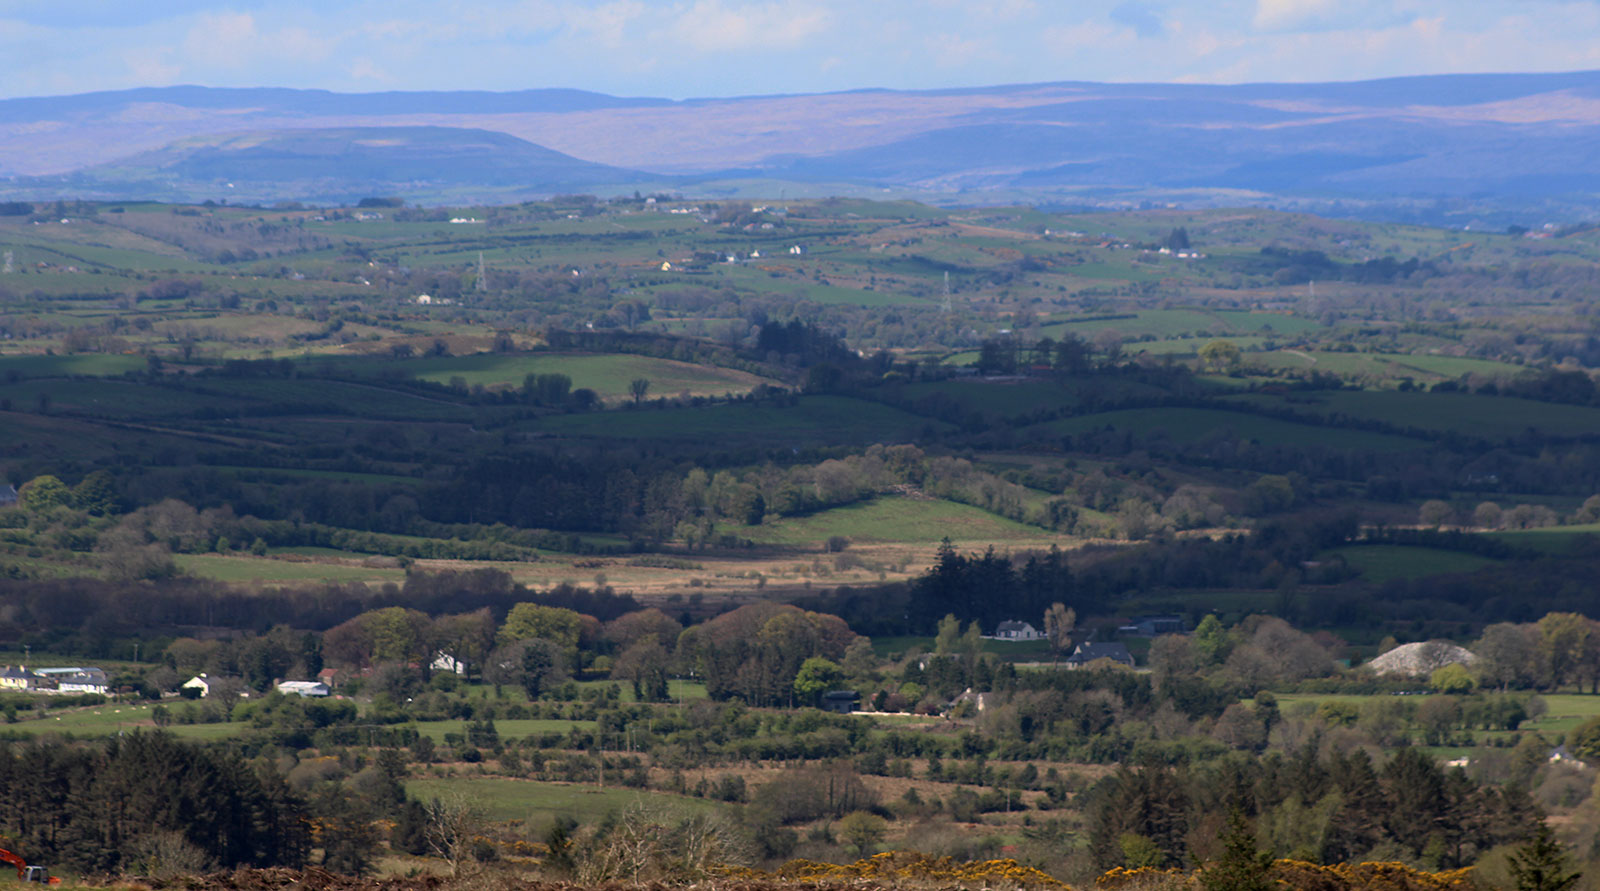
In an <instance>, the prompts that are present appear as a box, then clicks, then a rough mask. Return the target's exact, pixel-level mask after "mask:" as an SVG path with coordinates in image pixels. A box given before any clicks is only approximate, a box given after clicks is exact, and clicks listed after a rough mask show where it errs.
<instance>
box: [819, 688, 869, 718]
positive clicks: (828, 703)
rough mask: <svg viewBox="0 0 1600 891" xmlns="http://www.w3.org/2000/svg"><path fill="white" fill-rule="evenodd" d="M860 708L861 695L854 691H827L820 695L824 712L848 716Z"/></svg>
mask: <svg viewBox="0 0 1600 891" xmlns="http://www.w3.org/2000/svg"><path fill="white" fill-rule="evenodd" d="M860 707H861V694H860V693H857V692H856V691H854V690H829V691H828V692H826V693H824V694H822V708H823V710H824V711H830V712H838V713H839V714H841V715H848V714H850V713H851V712H853V711H855V710H856V709H858V708H860Z"/></svg>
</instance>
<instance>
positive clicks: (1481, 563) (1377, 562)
mask: <svg viewBox="0 0 1600 891" xmlns="http://www.w3.org/2000/svg"><path fill="white" fill-rule="evenodd" d="M1328 553H1329V554H1338V555H1339V556H1341V557H1343V558H1344V559H1345V562H1347V563H1349V564H1350V565H1351V566H1353V567H1355V568H1356V569H1359V570H1361V577H1362V578H1363V579H1365V580H1366V581H1369V582H1379V583H1381V582H1387V581H1390V580H1391V579H1414V578H1421V577H1423V576H1429V575H1443V574H1445V573H1453V572H1472V571H1474V570H1478V569H1482V568H1483V567H1485V566H1492V565H1494V564H1495V563H1496V562H1497V561H1495V560H1491V559H1489V558H1488V557H1480V556H1478V555H1476V554H1463V553H1459V552H1456V551H1441V550H1438V549H1436V548H1415V547H1409V546H1406V545H1353V546H1351V547H1347V548H1336V549H1334V550H1332V551H1329V552H1328Z"/></svg>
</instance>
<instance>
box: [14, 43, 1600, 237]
mask: <svg viewBox="0 0 1600 891" xmlns="http://www.w3.org/2000/svg"><path fill="white" fill-rule="evenodd" d="M390 128H402V129H404V130H406V131H407V132H410V133H412V134H413V135H414V138H415V139H416V140H417V141H414V142H411V143H409V144H408V148H407V149H406V150H405V151H404V153H403V154H404V155H405V161H404V162H403V163H400V162H399V161H398V155H399V154H401V153H400V152H398V151H395V152H387V153H385V152H375V151H372V150H369V149H372V148H373V147H372V146H367V147H364V148H363V149H362V150H361V151H358V152H354V153H349V152H342V151H340V152H332V151H330V152H326V153H325V154H324V156H323V158H322V160H321V161H319V162H317V163H316V164H312V163H310V162H309V161H307V160H306V158H305V157H303V156H304V154H305V153H304V152H303V151H302V152H301V155H302V157H301V159H300V162H298V163H297V164H295V165H292V166H293V167H294V170H293V171H290V170H289V169H288V168H285V167H283V165H282V164H281V163H279V162H280V161H282V160H283V159H276V160H274V159H273V158H269V157H267V156H266V155H263V154H262V152H264V151H266V149H264V148H260V147H256V148H251V149H250V150H248V151H247V150H246V149H245V148H244V142H241V140H244V141H245V142H248V141H249V139H259V138H261V137H260V136H259V134H264V133H275V132H283V131H294V132H296V133H298V134H300V135H298V136H296V137H294V139H295V140H297V141H299V142H300V143H304V142H305V141H306V140H313V141H316V142H318V143H319V144H320V145H321V146H322V148H323V149H328V148H330V147H331V146H332V145H334V144H335V143H337V142H338V141H339V140H340V139H343V138H345V137H343V136H341V135H340V134H345V133H348V132H351V131H354V130H373V129H390ZM318 131H322V132H324V133H325V134H326V135H325V136H322V137H313V136H312V135H311V134H313V133H315V132H318ZM424 133H426V134H428V135H427V137H426V138H422V136H421V134H424ZM241 134H252V135H251V136H249V137H248V138H247V137H245V136H243V135H241ZM487 134H500V135H501V136H504V137H507V138H514V140H516V141H518V142H519V143H520V145H525V146H529V147H530V148H538V147H547V148H548V150H550V151H553V152H555V153H560V154H561V155H565V156H571V157H570V158H568V159H567V161H564V162H562V163H560V164H557V165H555V166H553V167H552V166H549V165H548V164H547V163H546V162H548V161H550V159H549V158H545V159H544V160H542V161H541V160H539V159H538V158H535V157H533V156H532V155H528V154H527V149H523V148H518V147H517V144H513V143H497V142H494V141H493V140H491V139H489V137H488V136H487ZM196 139H199V140H200V142H198V143H197V142H195V141H194V140H196ZM219 139H220V140H221V141H218V140H219ZM208 140H209V142H208ZM474 146H475V147H476V148H473V147H474ZM284 148H285V146H283V145H280V146H278V149H284ZM157 150H160V151H159V152H158V151H157ZM276 150H277V149H274V151H276ZM151 152H157V154H156V155H148V153H151ZM474 152H477V154H475V153H474ZM485 152H487V153H486V154H485ZM162 153H165V154H162ZM519 153H520V154H519ZM142 154H144V155H147V157H144V158H140V157H138V156H140V155H142ZM379 155H387V156H388V160H385V161H381V162H380V161H379V160H378V156H379ZM180 156H182V158H180ZM1597 156H1600V73H1596V72H1578V73H1567V74H1508V75H1449V76H1430V77H1411V78H1395V79H1389V80H1378V81H1366V82H1358V83H1323V84H1244V85H1181V84H1095V83H1055V84H1030V85H1011V86H997V87H984V88H972V89H960V90H932V91H916V92H905V91H890V90H863V91H855V92H847V93H826V94H809V95H789V96H753V97H740V98H727V99H717V98H708V99H691V100H682V101H674V100H667V99H652V98H618V97H611V96H604V95H601V94H597V93H589V92H583V91H578V90H528V91H521V92H514V93H484V92H440V93H372V94H339V93H329V92H325V91H308V90H287V89H208V88H203V87H170V88H159V89H140V90H129V91H122V92H111V93H94V94H84V95H80V96H65V97H52V98H35V99H15V100H8V101H3V102H0V172H3V173H5V174H9V175H11V176H12V177H14V179H13V181H12V183H11V185H10V188H9V189H8V190H7V191H9V192H10V193H11V194H17V195H27V196H36V197H39V196H43V197H48V196H49V195H51V194H52V193H54V192H64V193H66V194H80V193H82V192H83V190H88V191H89V192H91V193H92V192H96V191H102V190H98V189H97V188H96V186H97V184H100V185H103V184H105V183H107V182H115V183H117V184H118V191H119V192H120V193H124V194H128V195H134V194H136V193H137V192H138V190H139V182H140V180H139V178H138V176H137V175H135V174H134V172H135V171H138V170H157V171H161V173H160V174H159V175H157V176H155V178H154V179H151V180H149V181H148V184H149V186H150V192H149V194H150V196H152V197H154V196H157V195H159V194H173V192H172V190H173V189H178V190H179V192H181V193H182V194H183V195H184V196H186V197H189V198H196V197H202V194H201V193H202V192H204V191H205V189H204V188H202V186H203V184H204V183H205V182H206V181H207V176H210V177H211V178H223V177H224V176H226V177H230V178H231V181H235V183H236V185H237V181H238V180H240V179H247V180H251V181H252V182H254V183H255V184H256V187H257V188H256V191H258V192H259V194H260V195H262V196H264V198H296V199H304V198H315V197H327V196H329V195H331V194H333V193H331V192H328V191H327V190H326V189H323V190H321V191H316V190H313V191H310V192H308V191H305V185H306V180H307V179H321V180H323V181H332V180H334V179H338V178H341V177H343V178H345V179H347V180H350V181H352V183H353V182H357V181H359V182H360V183H363V184H367V185H370V186H372V187H373V188H378V187H380V186H385V185H388V186H392V187H393V189H394V190H395V192H396V194H404V195H406V196H407V197H411V198H414V199H416V200H452V199H451V196H450V195H449V194H446V193H445V192H441V191H440V188H442V187H445V186H448V187H449V188H450V189H454V190H457V192H456V194H459V195H465V194H472V193H473V190H474V189H479V190H482V191H484V192H485V193H486V194H489V193H492V194H500V195H506V196H509V193H507V192H503V191H501V190H506V189H510V190H512V191H516V192H520V193H527V194H537V193H541V192H543V193H548V192H551V191H558V190H562V189H567V188H576V187H580V186H581V187H591V188H594V189H596V190H602V189H601V187H603V186H615V187H629V188H632V187H633V186H632V184H637V183H642V182H647V181H648V182H653V183H655V184H658V185H659V184H664V185H665V186H666V187H669V188H675V189H677V190H680V191H684V192H685V193H687V194H705V195H708V196H717V195H731V194H737V193H739V192H741V191H743V192H746V193H753V192H754V191H764V192H765V193H767V194H775V193H777V192H778V191H780V190H785V189H789V190H793V191H794V192H795V193H802V192H809V193H822V192H833V191H850V190H873V191H879V192H881V191H882V190H888V191H890V192H894V193H903V194H910V195H916V196H919V197H923V198H926V199H929V200H935V201H940V202H946V203H978V202H982V201H990V200H1025V201H1034V202H1043V203H1080V204H1102V205H1105V204H1111V205H1118V204H1121V205H1126V204H1137V203H1141V202H1149V201H1154V202H1181V203H1186V204H1207V203H1239V202H1241V201H1244V202H1253V203H1283V204H1286V205H1296V206H1302V207H1307V208H1308V209H1322V210H1328V209H1330V207H1331V208H1332V209H1333V210H1334V211H1336V212H1337V211H1338V210H1340V209H1342V210H1344V211H1345V212H1349V213H1355V214H1365V215H1374V216H1391V217H1393V216H1399V217H1406V216H1421V217H1426V216H1428V215H1430V214H1432V215H1434V216H1441V215H1442V216H1444V217H1449V216H1451V215H1454V216H1455V217H1456V218H1470V217H1474V216H1479V217H1493V216H1496V215H1499V216H1504V215H1506V214H1519V213H1520V214H1529V213H1540V214H1550V215H1554V216H1556V217H1562V216H1567V217H1583V216H1585V215H1586V214H1587V213H1588V208H1589V207H1590V206H1591V205H1592V203H1593V199H1594V196H1595V194H1596V193H1597V192H1600V175H1596V174H1592V173H1590V172H1589V169H1590V168H1591V166H1592V164H1591V162H1592V160H1593V159H1594V158H1595V157H1597ZM162 158H164V159H165V160H159V159H162ZM152 159H156V160H152ZM341 159H342V161H347V162H349V164H350V165H351V166H348V167H340V166H339V164H340V163H342V161H341ZM580 159H581V160H580ZM225 160H226V161H227V162H228V164H231V165H232V166H228V164H224V161H225ZM569 162H570V163H569ZM582 162H590V163H592V164H594V165H603V168H602V169H588V170H587V171H586V172H584V173H582V174H580V173H579V168H578V167H576V166H574V165H576V164H580V163H582ZM219 164H223V166H221V167H219V166H217V165H219ZM241 165H242V166H241ZM251 165H255V172H254V173H252V172H250V170H249V169H246V168H249V167H250V166H251ZM605 168H610V169H605ZM265 170H272V171H277V172H276V173H274V174H272V175H270V176H269V175H266V174H264V173H262V171H265ZM241 171H243V172H241ZM374 171H387V173H385V174H384V175H383V176H374V175H372V174H373V173H374ZM558 171H559V172H558ZM630 171H642V172H643V173H633V172H630ZM291 172H293V173H308V175H307V176H290V177H289V178H287V179H285V178H283V176H286V175H287V174H288V173H291ZM202 173H204V174H205V175H204V176H202V175H201V174H202ZM390 174H393V175H390ZM63 175H65V176H66V179H64V180H63V179H61V178H60V177H62V176H63ZM185 184H187V185H185ZM180 186H181V187H182V188H180ZM190 187H193V188H190ZM0 188H4V187H3V186H0ZM184 188H190V190H189V191H183V189H184ZM352 188H353V186H352ZM195 189H198V190H199V191H195ZM74 190H77V191H74ZM463 190H464V191H463ZM448 191H449V190H448V189H447V190H446V192H448ZM204 197H213V196H211V195H205V196H204Z"/></svg>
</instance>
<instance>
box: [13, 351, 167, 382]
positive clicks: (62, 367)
mask: <svg viewBox="0 0 1600 891" xmlns="http://www.w3.org/2000/svg"><path fill="white" fill-rule="evenodd" d="M146 367H147V365H146V362H145V358H144V357H143V356H133V355H124V354H122V353H67V354H63V355H59V356H46V355H41V354H36V353H29V354H21V355H19V354H11V355H0V375H4V374H5V373H7V372H10V371H15V372H17V373H18V374H20V375H23V376H24V377H63V376H66V375H94V376H108V375H115V374H123V373H124V372H129V371H144V370H145V368H146Z"/></svg>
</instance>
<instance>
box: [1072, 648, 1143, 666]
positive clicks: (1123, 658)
mask: <svg viewBox="0 0 1600 891" xmlns="http://www.w3.org/2000/svg"><path fill="white" fill-rule="evenodd" d="M1101 659H1110V660H1111V661H1112V662H1120V663H1121V664H1123V665H1126V666H1128V667H1129V668H1132V667H1133V654H1132V653H1130V652H1128V648H1127V646H1126V645H1124V644H1120V643H1081V644H1078V646H1077V648H1076V649H1074V650H1073V651H1072V655H1071V656H1068V657H1067V658H1066V666H1067V667H1068V668H1082V667H1084V666H1085V665H1088V664H1089V663H1091V662H1096V661H1099V660H1101Z"/></svg>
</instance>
